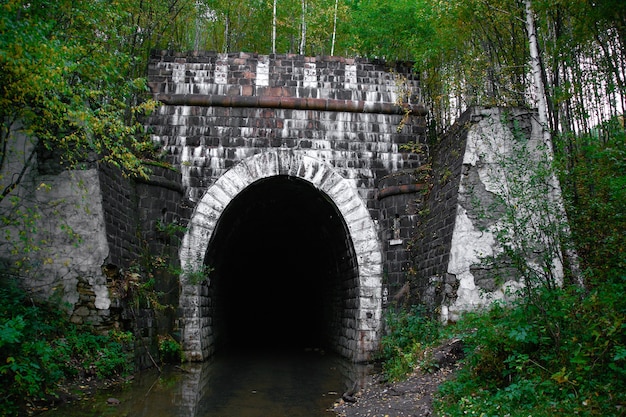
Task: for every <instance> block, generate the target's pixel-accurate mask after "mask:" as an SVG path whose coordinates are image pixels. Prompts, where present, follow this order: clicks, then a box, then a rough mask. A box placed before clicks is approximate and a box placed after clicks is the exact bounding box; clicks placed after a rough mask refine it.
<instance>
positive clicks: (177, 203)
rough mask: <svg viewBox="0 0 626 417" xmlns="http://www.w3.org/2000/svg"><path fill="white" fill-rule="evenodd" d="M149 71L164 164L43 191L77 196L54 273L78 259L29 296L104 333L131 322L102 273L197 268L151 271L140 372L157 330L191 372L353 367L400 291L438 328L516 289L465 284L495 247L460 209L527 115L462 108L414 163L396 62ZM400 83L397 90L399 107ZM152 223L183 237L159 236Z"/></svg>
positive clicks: (211, 60) (414, 93) (269, 62)
mask: <svg viewBox="0 0 626 417" xmlns="http://www.w3.org/2000/svg"><path fill="white" fill-rule="evenodd" d="M149 72H150V76H149V77H150V88H151V90H152V93H153V94H154V98H155V99H156V100H160V101H161V103H162V104H163V105H162V106H160V107H159V109H158V110H157V111H156V112H155V113H154V114H153V115H151V116H150V117H149V118H148V119H147V120H146V121H145V128H146V129H147V131H148V132H149V133H150V137H151V140H152V141H153V143H154V145H155V146H156V147H157V148H158V149H159V150H160V152H161V156H162V158H163V160H162V161H160V164H156V165H154V166H151V169H152V174H151V176H150V178H149V179H143V180H142V179H129V178H126V177H124V176H123V175H121V173H120V172H119V170H116V169H115V168H114V167H109V166H106V165H102V166H98V167H97V168H94V169H93V170H85V171H78V172H72V175H70V176H68V175H64V173H62V174H61V175H58V176H57V177H55V178H47V179H46V181H51V180H56V181H58V182H59V183H60V184H62V185H63V186H62V187H60V190H61V191H67V190H68V189H70V188H71V187H72V181H73V180H74V179H76V181H78V182H79V183H84V184H89V186H90V188H89V190H88V192H89V196H88V197H89V199H86V198H85V196H84V195H82V194H71V195H70V194H68V195H63V196H62V197H63V199H64V201H67V207H68V210H67V211H66V213H67V218H66V219H65V221H67V223H68V224H70V225H71V226H72V227H73V228H74V229H75V230H77V231H78V232H82V233H83V235H84V236H85V237H86V242H85V245H84V249H83V250H82V251H81V252H79V251H77V249H76V248H75V247H73V246H70V245H66V244H65V243H64V241H63V239H64V237H63V236H60V237H59V239H58V240H59V242H60V243H59V244H58V245H57V248H56V249H57V250H58V251H59V253H61V254H62V255H63V256H59V259H65V258H68V259H69V258H71V259H75V260H76V261H75V262H73V263H68V264H67V265H66V264H63V265H55V264H51V265H46V268H49V269H50V271H49V272H50V273H49V274H47V275H46V276H49V277H51V278H50V282H49V283H48V284H49V285H47V286H45V288H46V291H48V290H49V293H48V294H44V296H48V297H50V296H51V294H52V291H55V288H59V287H60V286H61V287H63V291H64V297H65V298H64V301H66V302H67V303H68V304H69V305H71V306H72V311H71V319H72V320H73V321H74V322H76V323H80V324H86V323H90V324H92V325H94V326H96V327H102V328H104V329H110V328H113V327H115V326H119V325H120V323H121V322H124V320H130V319H125V318H124V317H123V314H124V313H123V302H124V301H123V300H122V299H121V298H120V296H119V292H116V287H115V285H116V281H115V278H113V279H111V276H109V275H107V274H106V271H104V270H103V266H108V265H113V266H115V270H117V271H121V270H124V269H125V268H126V269H128V268H129V267H131V266H133V265H135V264H136V262H137V260H138V259H141V258H142V256H144V255H145V254H146V253H149V254H151V255H154V256H163V257H164V258H167V259H169V260H173V261H175V263H177V265H175V266H176V267H179V268H180V269H181V270H183V271H184V270H185V269H186V268H188V267H189V268H190V270H191V271H192V272H193V271H197V270H198V268H202V266H209V267H210V268H211V272H210V274H209V276H208V278H207V279H206V280H204V281H203V282H202V283H200V284H198V283H196V282H192V281H189V280H187V278H186V274H185V273H180V272H177V273H176V274H170V275H171V276H168V275H167V274H162V275H159V279H160V281H159V282H158V283H157V286H156V287H157V290H159V291H160V290H163V291H165V292H167V293H168V294H169V299H168V300H167V303H168V304H171V305H172V306H173V308H172V309H171V310H170V312H169V315H168V317H166V320H162V321H159V320H158V317H156V314H155V313H154V312H153V311H145V312H141V314H140V315H138V316H137V317H134V318H133V319H132V320H134V323H133V325H134V326H135V329H136V333H137V334H138V335H141V340H140V341H139V342H138V343H137V346H138V356H140V357H141V358H142V359H141V360H142V361H144V362H145V363H144V365H146V366H150V359H149V356H150V355H147V354H146V353H149V351H148V350H149V349H153V352H154V345H155V340H156V339H157V336H160V335H162V334H170V335H174V336H175V338H176V339H177V341H178V342H180V344H181V346H182V349H183V351H184V354H185V356H186V359H188V360H193V361H202V360H206V359H208V358H209V357H210V356H211V355H212V354H213V353H215V352H217V351H219V350H220V349H232V348H233V347H238V348H247V349H255V350H261V349H265V348H267V349H276V348H288V347H297V348H322V349H328V350H332V351H334V352H336V353H339V354H340V355H341V356H344V357H346V358H349V359H350V360H352V361H355V362H367V361H369V360H371V359H372V358H373V357H374V355H375V354H376V352H377V351H378V349H379V347H380V340H381V337H382V335H383V334H384V331H385V329H384V324H383V322H384V314H385V313H386V311H388V308H389V307H390V306H391V305H393V303H394V302H395V301H394V299H395V298H396V297H395V296H396V295H398V294H399V293H401V292H402V289H403V288H409V291H407V293H408V295H409V297H410V298H411V300H409V302H416V303H422V304H425V305H428V306H430V307H432V311H437V312H439V314H440V316H441V319H442V320H443V321H445V320H454V319H455V318H456V317H458V315H459V314H460V313H461V312H463V311H465V310H471V309H474V308H478V307H481V306H484V305H487V304H488V303H490V302H491V301H493V300H495V299H501V298H502V297H504V294H505V292H506V291H507V288H506V286H505V284H506V285H509V286H515V285H517V284H516V282H515V281H514V279H511V280H510V281H507V282H505V283H504V284H503V285H502V286H496V285H495V283H491V282H489V283H487V284H488V285H487V284H485V283H484V282H482V278H481V277H480V276H478V274H477V272H476V271H477V267H476V266H477V265H478V266H479V265H480V263H481V258H480V254H490V253H494V252H496V251H498V250H501V249H498V248H497V244H496V242H495V240H494V238H493V236H492V235H491V234H490V233H491V232H485V231H483V230H480V231H478V230H477V228H476V225H475V224H474V223H473V220H472V219H475V218H476V216H475V213H473V212H472V210H475V208H474V207H473V206H472V204H469V202H470V201H472V202H473V200H472V197H473V195H472V194H471V192H472V190H474V189H479V188H480V189H485V190H487V191H488V193H495V192H496V191H495V190H496V187H493V186H492V185H493V184H491V183H490V181H492V178H490V172H496V171H498V169H494V168H493V167H494V166H495V165H496V162H495V161H496V158H494V157H493V150H494V149H500V148H498V147H495V148H494V143H495V144H497V143H499V142H498V141H500V142H503V143H506V142H507V141H510V140H512V137H513V135H512V132H511V131H510V129H509V127H510V126H509V125H508V124H506V123H503V122H502V120H503V115H504V114H505V113H506V115H507V116H506V117H512V118H516V119H517V121H519V122H520V123H522V124H523V125H524V126H526V127H527V128H526V130H525V131H527V132H528V133H529V135H530V136H529V139H531V140H533V141H540V140H541V134H540V131H541V129H540V126H539V124H538V122H537V120H536V118H534V116H533V114H532V112H528V111H527V110H525V109H517V110H515V109H499V108H473V109H469V110H468V111H467V112H465V113H464V114H463V115H462V116H461V117H460V119H459V120H458V121H457V123H456V124H455V125H454V126H452V127H451V128H450V129H449V130H448V132H447V133H446V134H445V135H444V136H443V137H441V138H437V143H436V144H432V145H433V146H432V147H430V148H429V147H428V146H425V149H427V150H428V152H421V153H420V152H411V151H409V150H407V149H405V148H404V147H403V145H405V144H407V143H410V142H413V143H415V144H421V145H427V144H426V141H427V140H429V139H428V138H427V137H426V127H425V126H426V110H425V108H424V107H423V105H422V104H421V102H420V101H419V79H418V77H417V76H416V75H415V74H414V73H412V71H411V68H410V67H407V66H405V67H402V68H395V70H390V68H389V66H388V65H386V64H385V63H381V62H369V61H367V60H364V59H347V58H339V57H304V56H295V55H276V56H262V55H258V54H245V53H233V54H217V53H203V54H183V53H173V52H170V51H155V52H154V54H153V57H152V59H151V63H150V68H149ZM399 74H400V75H401V76H402V78H401V81H402V82H401V83H399V82H398V81H399V79H398V76H399ZM399 85H403V86H405V87H406V89H407V91H408V92H409V93H410V94H409V95H408V97H404V96H403V97H404V98H405V99H408V102H407V103H404V105H403V106H402V105H398V98H399V96H400V95H402V94H404V93H403V91H400V90H399ZM429 146H430V145H429ZM418 148H419V146H418ZM41 162H42V163H43V162H45V161H41ZM470 174H472V175H470ZM474 174H475V175H474ZM34 183H36V181H35V182H34ZM68 184H69V185H68ZM76 188H79V187H76ZM488 193H487V194H488ZM487 197H489V195H487ZM50 198H51V199H54V198H56V197H55V196H54V195H52V194H51V195H50ZM85 201H88V204H90V205H91V206H89V207H88V210H84V211H81V212H80V213H79V212H77V211H76V210H77V209H76V207H82V206H81V204H85V203H84V202H85ZM79 202H80V204H79ZM85 213H89V214H85ZM159 224H160V225H161V226H163V225H174V226H182V228H183V229H184V230H185V231H184V232H180V236H177V239H170V237H168V236H163V233H162V231H159V230H158V227H157V226H158V225H159ZM482 226H485V225H482ZM486 226H489V227H491V226H493V225H491V224H489V225H486ZM174 242H175V243H174ZM65 254H67V256H65ZM44 264H45V263H44ZM55 268H56V269H55ZM59 271H61V272H62V276H63V278H62V279H61V280H60V281H54V280H53V279H52V278H53V277H56V276H61V274H59V273H58V272H59ZM474 274H476V276H474ZM118 278H119V277H118ZM39 287H40V288H43V287H42V286H39ZM484 288H488V289H489V291H482V289H484ZM42 292H43V290H42ZM487 293H488V294H487ZM141 349H144V350H143V351H142V350H141ZM140 366H141V365H140Z"/></svg>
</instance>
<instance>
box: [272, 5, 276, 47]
mask: <svg viewBox="0 0 626 417" xmlns="http://www.w3.org/2000/svg"><path fill="white" fill-rule="evenodd" d="M276 1H277V0H274V7H273V8H272V53H273V54H275V53H276Z"/></svg>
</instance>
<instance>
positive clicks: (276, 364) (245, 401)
mask: <svg viewBox="0 0 626 417" xmlns="http://www.w3.org/2000/svg"><path fill="white" fill-rule="evenodd" d="M182 369H183V370H181V369H180V368H171V367H170V368H164V369H163V372H162V373H160V374H159V373H158V372H157V371H156V370H150V371H144V372H142V373H140V374H138V375H137V376H136V378H135V380H134V381H133V382H132V383H131V384H128V385H126V386H124V387H120V388H116V389H111V390H108V391H103V392H100V393H98V394H96V395H94V396H91V397H87V398H84V399H83V400H80V401H78V402H77V403H73V404H67V405H65V406H61V407H59V408H57V409H54V410H50V411H47V412H44V413H42V414H41V415H42V416H43V417H95V416H98V417H108V416H111V417H112V416H116V417H119V416H129V417H142V416H150V417H267V416H285V417H332V416H334V415H335V413H334V412H332V411H330V408H331V407H332V406H333V404H334V402H335V401H337V400H338V399H339V398H340V397H341V394H342V393H343V392H345V390H346V389H347V388H350V387H351V386H352V384H353V382H354V381H361V382H360V383H365V382H363V381H365V380H366V378H367V375H368V374H369V372H370V371H371V369H370V368H369V367H368V366H365V365H356V364H352V363H349V362H347V361H346V360H345V359H343V358H339V357H337V356H334V355H331V354H323V353H322V352H320V351H319V350H298V351H295V350H291V351H280V350H275V351H272V352H251V351H246V352H230V353H228V354H218V355H215V357H213V358H212V359H211V360H209V361H206V362H204V363H191V364H185V365H184V366H183V367H182ZM108 398H115V399H116V400H119V405H108V404H107V399H108Z"/></svg>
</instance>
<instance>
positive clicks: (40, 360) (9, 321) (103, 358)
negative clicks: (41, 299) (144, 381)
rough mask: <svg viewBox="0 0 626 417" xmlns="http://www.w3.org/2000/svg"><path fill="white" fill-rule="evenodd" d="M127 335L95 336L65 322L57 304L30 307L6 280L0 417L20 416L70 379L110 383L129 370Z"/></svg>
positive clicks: (0, 326) (1, 286)
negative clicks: (109, 381) (108, 381)
mask: <svg viewBox="0 0 626 417" xmlns="http://www.w3.org/2000/svg"><path fill="white" fill-rule="evenodd" d="M132 340H133V336H132V335H131V334H130V333H127V332H119V331H112V332H110V333H109V334H108V335H104V334H95V333H93V332H91V331H90V330H89V329H83V328H79V327H77V326H76V325H74V324H72V323H70V322H69V320H68V316H67V314H66V313H65V312H64V311H62V310H61V309H59V308H58V303H57V304H43V303H36V302H34V301H33V300H32V299H31V298H30V297H28V294H26V293H25V292H24V291H22V290H21V289H20V288H19V287H18V286H17V285H16V284H15V282H13V281H12V280H7V279H2V281H1V282H0V415H2V416H12V415H23V414H24V408H25V407H26V406H27V405H28V404H29V403H36V402H38V401H39V400H41V399H49V398H51V397H54V396H55V395H56V394H55V392H56V390H57V388H58V386H59V384H61V383H64V382H67V381H71V380H73V379H76V378H100V379H102V378H110V377H116V376H124V375H127V374H129V373H130V372H132V370H133V356H132V351H131V346H132Z"/></svg>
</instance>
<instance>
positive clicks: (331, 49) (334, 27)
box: [330, 0, 339, 56]
mask: <svg viewBox="0 0 626 417" xmlns="http://www.w3.org/2000/svg"><path fill="white" fill-rule="evenodd" d="M338 6H339V0H335V16H334V18H333V42H332V43H331V45H330V56H333V55H335V39H336V36H337V8H338Z"/></svg>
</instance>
